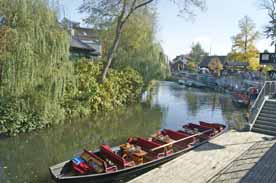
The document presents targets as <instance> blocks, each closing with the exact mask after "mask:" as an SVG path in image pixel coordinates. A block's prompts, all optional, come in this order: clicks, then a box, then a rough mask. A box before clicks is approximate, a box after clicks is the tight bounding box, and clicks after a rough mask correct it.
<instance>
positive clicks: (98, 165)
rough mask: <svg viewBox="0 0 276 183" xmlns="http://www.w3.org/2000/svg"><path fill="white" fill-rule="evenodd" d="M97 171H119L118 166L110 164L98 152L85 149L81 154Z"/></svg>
mask: <svg viewBox="0 0 276 183" xmlns="http://www.w3.org/2000/svg"><path fill="white" fill-rule="evenodd" d="M80 157H81V158H82V159H84V160H85V161H86V162H87V164H88V165H89V166H90V167H91V168H92V169H93V170H94V171H95V172H97V173H102V172H106V173H110V172H114V171H117V166H114V165H110V164H108V163H107V162H106V161H104V160H103V159H102V158H100V157H99V156H97V155H96V154H94V153H92V152H90V151H88V150H86V149H84V150H83V153H82V154H81V156H80Z"/></svg>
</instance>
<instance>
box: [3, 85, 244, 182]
mask: <svg viewBox="0 0 276 183" xmlns="http://www.w3.org/2000/svg"><path fill="white" fill-rule="evenodd" d="M245 113H246V110H241V109H239V108H235V107H234V106H233V105H232V102H231V98H230V96H228V95H223V94H220V93H214V92H211V91H203V90H198V89H192V88H185V87H183V86H180V85H178V84H176V83H172V82H156V84H155V86H154V90H153V94H152V96H151V97H150V99H149V102H148V103H141V104H136V105H133V106H130V107H127V108H121V109H118V110H116V111H114V112H109V113H102V114H97V115H95V116H91V117H89V118H87V119H82V120H73V121H67V122H65V123H64V124H62V125H57V126H54V127H53V128H49V129H45V130H41V131H36V132H32V133H30V134H21V135H19V136H17V137H12V138H5V139H0V182H3V183H50V182H51V178H50V176H49V173H48V167H49V166H51V165H54V164H57V163H59V162H61V161H64V160H67V159H70V158H71V157H72V156H73V155H74V154H76V153H77V152H79V151H80V150H81V149H83V148H87V149H96V148H97V147H98V145H99V144H102V143H108V144H110V145H116V144H119V143H123V142H125V141H126V139H127V138H128V137H130V136H148V135H150V134H151V133H153V132H155V131H156V130H157V129H160V128H172V129H177V128H180V127H181V126H182V125H183V124H184V123H187V122H195V121H199V120H204V121H211V122H219V123H223V124H225V123H227V124H229V126H230V128H235V129H242V128H243V127H244V125H245V119H244V117H243V116H244V114H245Z"/></svg>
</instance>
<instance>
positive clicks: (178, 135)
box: [161, 129, 196, 149]
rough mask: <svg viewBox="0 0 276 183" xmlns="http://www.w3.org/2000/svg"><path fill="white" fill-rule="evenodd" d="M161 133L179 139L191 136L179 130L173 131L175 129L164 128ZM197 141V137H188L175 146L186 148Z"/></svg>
mask: <svg viewBox="0 0 276 183" xmlns="http://www.w3.org/2000/svg"><path fill="white" fill-rule="evenodd" d="M161 133H163V134H164V135H168V136H169V137H170V138H172V139H174V140H179V139H182V138H186V137H189V136H190V135H188V134H186V133H182V132H179V131H173V130H169V129H164V130H162V132H161ZM195 142H196V138H195V137H191V138H188V139H186V140H183V141H180V142H177V143H175V144H174V146H176V147H177V148H178V149H179V148H180V149H183V148H186V147H188V146H189V145H190V144H193V143H195Z"/></svg>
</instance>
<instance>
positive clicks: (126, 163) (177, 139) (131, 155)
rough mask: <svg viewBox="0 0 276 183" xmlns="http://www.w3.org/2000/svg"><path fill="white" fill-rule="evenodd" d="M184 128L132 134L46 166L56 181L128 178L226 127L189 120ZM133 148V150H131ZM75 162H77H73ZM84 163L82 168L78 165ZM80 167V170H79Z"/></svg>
mask: <svg viewBox="0 0 276 183" xmlns="http://www.w3.org/2000/svg"><path fill="white" fill-rule="evenodd" d="M183 127H184V129H183V130H179V131H174V130H170V129H163V130H160V131H158V132H157V133H155V134H153V135H152V136H151V137H149V138H147V139H146V138H142V137H134V138H129V139H128V142H127V143H125V144H122V145H120V146H117V147H113V148H110V147H109V146H108V145H101V146H100V148H99V150H96V151H94V152H92V151H87V150H84V151H83V152H82V153H81V154H80V155H79V156H77V157H76V158H74V159H72V160H68V161H65V162H62V163H60V164H57V165H54V166H52V167H50V168H49V170H50V174H51V176H52V178H53V180H54V181H55V182H57V183H103V182H119V181H125V180H129V179H131V178H133V177H135V176H138V175H141V174H143V173H145V172H147V171H149V170H151V169H153V168H155V167H158V166H160V165H162V164H164V163H166V162H168V161H170V160H172V159H174V158H176V157H178V156H180V155H182V154H184V153H185V152H187V151H189V150H191V149H193V148H195V147H197V146H199V145H201V144H203V143H206V142H208V141H209V140H210V139H212V138H215V137H216V136H218V135H220V134H222V133H223V132H224V131H226V126H224V125H221V124H211V123H206V122H200V123H199V124H193V123H189V124H188V125H184V126H183ZM133 149H134V150H133ZM76 161H77V162H76ZM80 162H85V166H84V167H78V166H77V164H78V163H79V164H80ZM78 168H79V169H78Z"/></svg>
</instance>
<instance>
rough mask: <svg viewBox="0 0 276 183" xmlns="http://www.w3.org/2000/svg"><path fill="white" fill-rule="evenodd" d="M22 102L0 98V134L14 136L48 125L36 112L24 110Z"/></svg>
mask: <svg viewBox="0 0 276 183" xmlns="http://www.w3.org/2000/svg"><path fill="white" fill-rule="evenodd" d="M22 102H23V100H22V101H20V99H19V100H16V99H15V98H12V97H10V98H3V97H1V98H0V134H1V133H5V134H8V135H16V134H17V133H20V132H30V131H32V130H34V129H41V128H44V127H46V126H47V125H48V123H47V122H45V121H43V120H42V119H41V118H40V115H39V114H38V113H37V112H36V111H31V110H26V109H25V108H24V107H23V106H22V105H24V103H22Z"/></svg>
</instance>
